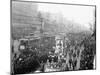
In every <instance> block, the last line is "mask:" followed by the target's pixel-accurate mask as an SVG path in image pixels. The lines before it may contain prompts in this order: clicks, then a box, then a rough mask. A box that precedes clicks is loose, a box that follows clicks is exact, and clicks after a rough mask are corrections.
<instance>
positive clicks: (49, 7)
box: [38, 3, 95, 28]
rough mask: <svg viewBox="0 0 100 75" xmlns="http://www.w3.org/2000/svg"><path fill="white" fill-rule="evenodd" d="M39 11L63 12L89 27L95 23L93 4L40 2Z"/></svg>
mask: <svg viewBox="0 0 100 75" xmlns="http://www.w3.org/2000/svg"><path fill="white" fill-rule="evenodd" d="M38 5H39V8H38V10H39V11H42V12H49V13H61V14H62V15H63V16H64V17H65V18H66V19H68V20H71V21H74V22H76V23H79V24H81V25H84V26H85V27H87V28H89V27H90V25H89V23H90V24H92V25H93V23H94V21H95V20H94V19H95V18H94V10H95V7H93V6H79V5H62V4H46V3H38Z"/></svg>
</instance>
